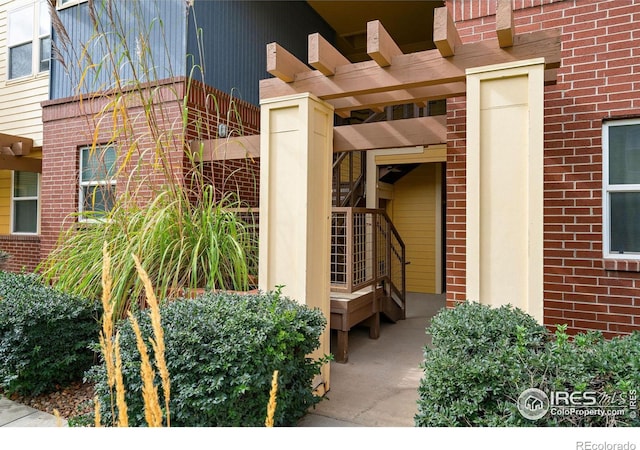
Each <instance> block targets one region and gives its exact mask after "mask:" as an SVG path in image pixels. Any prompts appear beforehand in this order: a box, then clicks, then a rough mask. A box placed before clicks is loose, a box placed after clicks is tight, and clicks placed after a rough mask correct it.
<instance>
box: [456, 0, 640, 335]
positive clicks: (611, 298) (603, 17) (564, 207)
mask: <svg viewBox="0 0 640 450" xmlns="http://www.w3.org/2000/svg"><path fill="white" fill-rule="evenodd" d="M471 4H474V5H478V4H482V5H485V6H483V8H484V9H482V8H478V9H477V10H473V9H472V8H471V6H470V5H471ZM447 7H448V8H449V10H450V11H452V13H453V15H454V17H456V20H457V21H458V22H457V23H456V28H457V29H458V31H459V32H460V35H461V38H462V41H463V42H473V41H477V40H480V39H494V38H495V16H494V15H491V14H494V13H495V1H487V2H484V1H477V2H471V1H470V0H449V1H447ZM514 20H515V28H516V34H521V33H526V32H531V31H537V30H544V29H549V28H559V29H561V31H562V61H561V67H560V68H559V69H558V80H557V84H555V85H551V86H547V87H546V88H545V129H544V134H545V144H544V215H545V221H544V274H545V278H544V300H545V303H544V320H545V324H547V325H548V326H550V327H552V326H553V325H555V324H559V323H566V324H568V326H569V330H570V331H571V332H577V331H583V330H600V331H602V332H604V334H605V335H606V336H613V335H616V334H624V333H629V332H631V331H633V330H638V329H640V264H639V263H638V262H637V261H621V262H612V261H605V260H604V259H603V257H602V139H601V135H602V120H603V119H605V118H610V117H618V116H620V117H622V116H626V115H639V113H640V47H639V46H638V45H637V42H638V39H640V28H638V26H637V23H638V22H640V1H638V0H615V1H597V2H596V1H591V0H574V1H567V0H564V1H563V0H560V1H558V0H556V1H551V0H530V1H529V0H515V1H514ZM447 107H448V113H447V116H448V117H447V119H448V129H447V131H448V156H447V163H448V164H447V183H448V185H447V193H448V199H449V200H450V201H449V204H448V210H447V302H448V304H449V305H453V304H454V303H455V302H457V301H462V300H464V299H465V286H464V285H465V263H464V260H465V238H466V236H465V233H464V220H465V203H464V202H465V198H464V197H465V192H466V190H465V189H466V187H465V167H466V162H465V161H466V155H465V145H466V142H465V138H466V131H465V101H464V99H463V98H457V99H450V100H449V101H448V103H447Z"/></svg>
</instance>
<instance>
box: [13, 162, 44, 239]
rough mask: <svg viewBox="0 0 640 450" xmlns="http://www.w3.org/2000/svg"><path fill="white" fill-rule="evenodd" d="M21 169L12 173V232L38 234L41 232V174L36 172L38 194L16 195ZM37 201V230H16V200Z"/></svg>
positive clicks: (29, 234)
mask: <svg viewBox="0 0 640 450" xmlns="http://www.w3.org/2000/svg"><path fill="white" fill-rule="evenodd" d="M17 172H19V171H13V172H12V173H11V214H10V216H11V217H10V218H9V220H10V221H11V234H17V235H25V236H37V235H38V234H40V174H39V173H38V174H36V175H37V177H36V183H37V194H36V196H35V197H34V196H30V197H16V196H15V186H16V173H17ZM27 200H30V201H33V200H35V201H36V211H37V213H36V214H37V215H36V231H35V232H29V231H15V214H16V212H15V210H16V208H15V202H21V201H27Z"/></svg>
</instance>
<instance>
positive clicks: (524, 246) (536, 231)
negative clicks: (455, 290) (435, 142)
mask: <svg viewBox="0 0 640 450" xmlns="http://www.w3.org/2000/svg"><path fill="white" fill-rule="evenodd" d="M543 127H544V59H541V58H540V59H532V60H528V61H518V62H515V63H509V64H501V65H496V66H487V67H478V68H474V69H469V70H467V255H466V266H467V298H468V299H469V300H473V301H478V302H480V303H484V304H489V305H491V306H496V307H497V306H500V305H505V304H511V305H513V306H515V307H518V308H520V309H522V310H523V311H525V312H527V313H529V314H530V315H532V316H533V317H535V318H536V319H537V320H538V321H539V322H540V323H542V321H543V149H544V148H543V147H544V130H543Z"/></svg>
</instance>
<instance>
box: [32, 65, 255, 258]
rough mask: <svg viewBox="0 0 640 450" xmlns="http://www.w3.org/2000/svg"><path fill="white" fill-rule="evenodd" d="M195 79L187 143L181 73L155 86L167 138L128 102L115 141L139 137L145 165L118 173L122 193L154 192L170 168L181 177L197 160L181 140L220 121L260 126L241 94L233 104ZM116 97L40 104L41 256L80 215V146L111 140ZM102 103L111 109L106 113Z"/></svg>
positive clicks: (251, 129)
mask: <svg viewBox="0 0 640 450" xmlns="http://www.w3.org/2000/svg"><path fill="white" fill-rule="evenodd" d="M191 83H192V85H191V88H190V90H189V91H188V93H186V95H187V98H188V100H187V105H188V109H189V119H188V121H189V127H188V128H187V136H186V138H185V140H184V141H183V140H182V108H181V99H182V97H183V96H184V95H185V92H186V80H184V79H183V78H177V79H171V80H164V81H163V82H162V83H160V84H159V86H162V87H165V88H166V89H157V87H158V86H154V88H156V89H155V90H154V92H155V94H154V95H155V96H156V97H155V104H156V105H158V106H157V108H156V110H155V113H154V120H155V122H156V125H155V127H154V128H156V129H157V130H162V132H163V133H164V135H165V136H166V137H165V138H161V139H158V138H157V136H153V135H152V134H151V133H150V127H149V125H148V123H149V122H148V120H147V119H145V114H144V111H145V110H144V108H142V107H141V106H140V105H136V104H135V103H134V104H131V103H128V104H127V115H128V117H129V118H130V123H131V124H132V126H131V127H130V128H127V127H120V128H123V129H126V131H124V132H123V133H122V134H121V135H120V136H119V137H118V145H119V146H122V144H123V142H126V143H131V142H133V141H134V140H137V142H138V146H137V150H136V153H137V154H138V155H139V156H141V160H142V161H144V163H145V165H144V168H142V169H139V170H137V172H136V173H137V176H138V177H139V178H138V179H137V180H134V181H133V182H132V181H131V179H130V178H129V174H124V175H123V176H121V177H120V178H119V179H118V184H117V188H116V190H117V192H122V190H123V189H125V188H126V189H128V190H132V189H137V190H138V192H139V194H140V195H141V197H140V198H143V199H144V198H148V197H149V196H150V195H151V194H152V187H153V186H158V185H159V184H161V183H163V182H165V181H166V177H165V175H164V174H165V173H172V174H173V176H174V177H175V180H176V181H177V182H178V183H184V182H185V176H186V174H188V172H189V170H190V169H192V165H191V164H190V162H189V161H188V160H187V159H186V158H185V157H184V155H185V153H184V149H183V143H184V142H187V143H188V142H190V141H191V140H192V139H196V138H199V139H210V138H213V137H216V133H217V131H216V130H217V124H218V123H225V124H227V125H228V126H229V127H230V128H233V129H242V132H243V133H245V134H251V133H255V132H256V131H257V130H258V128H259V110H258V108H257V107H255V106H253V105H250V104H248V103H244V102H240V101H237V100H234V101H233V105H231V106H230V103H231V101H230V98H229V96H228V95H226V94H224V93H222V92H220V91H216V90H214V89H211V88H209V87H207V86H204V85H202V84H201V83H197V82H193V81H192V82H191ZM214 99H215V100H214ZM112 101H113V99H112V98H109V97H94V98H85V99H83V100H82V101H78V99H75V98H73V99H63V100H55V101H48V102H44V104H43V122H44V136H45V138H44V146H43V164H42V165H43V170H42V187H41V205H42V206H41V211H42V214H41V235H40V237H41V252H40V257H41V258H44V257H46V255H47V254H49V252H51V250H52V249H53V248H54V247H55V245H56V242H57V240H58V237H59V235H60V232H61V231H62V230H63V229H66V228H68V227H69V226H71V225H73V223H75V222H76V221H77V219H76V218H75V217H74V214H75V213H77V211H78V196H79V184H78V183H79V181H78V170H79V154H80V152H79V149H80V148H81V147H83V146H86V145H90V144H91V143H92V142H93V140H94V138H95V140H96V142H98V143H103V142H104V143H106V142H108V141H109V140H110V139H112V138H113V127H114V119H113V116H112V114H111V110H112V108H111V106H112V103H111V102H112ZM105 106H106V107H107V111H106V113H105V112H103V108H105ZM235 111H237V114H236V113H235ZM116 120H118V119H116ZM96 130H97V131H96ZM158 141H160V142H162V146H161V148H160V149H158V148H157V145H156V144H155V143H156V142H158ZM157 150H161V151H162V152H164V153H165V154H166V155H169V158H167V160H168V161H169V165H170V170H168V171H158V170H154V169H152V168H151V166H152V161H153V159H154V158H153V155H154V154H155V152H156V151H157ZM143 154H144V156H142V155H143ZM134 159H137V158H134ZM218 166H220V167H221V168H223V167H224V164H218ZM220 170H222V169H220ZM227 170H228V169H227ZM222 173H223V172H221V171H220V173H218V171H214V174H216V175H217V176H212V174H211V173H209V177H211V178H212V179H218V180H219V179H223V176H222ZM227 178H228V177H227ZM228 183H231V181H229V182H228Z"/></svg>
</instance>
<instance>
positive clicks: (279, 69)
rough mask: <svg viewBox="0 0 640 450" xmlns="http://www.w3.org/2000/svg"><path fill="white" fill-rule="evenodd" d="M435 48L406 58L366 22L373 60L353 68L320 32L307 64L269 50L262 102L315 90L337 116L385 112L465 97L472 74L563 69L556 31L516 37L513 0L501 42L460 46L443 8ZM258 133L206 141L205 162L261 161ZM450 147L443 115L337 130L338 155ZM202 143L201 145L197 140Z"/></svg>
mask: <svg viewBox="0 0 640 450" xmlns="http://www.w3.org/2000/svg"><path fill="white" fill-rule="evenodd" d="M433 36H434V43H435V45H436V49H434V50H426V51H421V52H415V53H410V54H403V53H402V51H401V50H400V48H399V46H398V45H397V44H396V43H395V42H394V41H393V38H392V37H391V36H390V35H389V33H388V32H387V31H386V30H385V29H384V27H383V25H382V23H381V22H380V21H378V20H375V21H371V22H369V23H368V24H367V53H368V54H369V56H370V57H371V58H372V59H371V60H370V61H365V62H359V63H351V62H350V61H349V60H348V59H347V58H346V57H345V56H343V55H342V54H341V53H340V52H339V51H338V50H337V49H336V48H334V47H333V46H332V45H331V44H330V43H329V42H327V41H326V40H325V39H324V38H323V37H322V36H321V35H320V34H319V33H314V34H311V35H309V38H308V60H307V62H306V63H305V62H303V61H301V60H300V59H298V58H297V57H295V56H294V55H292V54H291V53H290V52H288V51H287V50H286V49H285V48H283V47H282V46H280V45H279V44H278V43H275V42H273V43H270V44H268V45H267V49H266V51H267V72H269V73H270V74H272V75H273V76H274V78H270V79H266V80H261V81H260V99H261V101H264V100H266V99H271V98H277V97H283V96H288V95H294V94H298V93H305V92H308V93H311V94H313V95H314V96H316V97H318V98H319V99H321V100H323V101H325V102H327V103H328V104H330V105H332V106H333V108H334V111H335V114H337V115H338V116H340V117H343V118H346V117H349V116H350V115H351V113H352V112H353V111H358V110H372V111H374V112H381V111H383V110H384V108H385V107H388V106H394V105H405V104H415V105H416V106H417V107H424V106H425V105H426V104H427V102H429V101H432V100H442V99H447V98H453V97H460V96H465V95H466V89H467V86H466V71H467V69H471V68H475V67H481V66H489V65H495V64H503V63H510V62H514V61H522V60H528V59H531V58H544V64H545V83H546V84H553V83H555V82H556V72H557V70H556V69H557V68H558V67H559V66H560V32H559V30H545V31H536V32H532V33H526V34H517V33H516V30H515V26H514V20H513V10H512V6H511V1H510V0H499V1H498V2H497V9H496V37H495V38H494V39H486V40H483V41H480V42H473V43H467V44H465V43H463V42H462V40H461V39H460V36H459V33H458V31H457V29H456V27H455V24H454V23H453V19H452V18H451V15H450V14H449V11H448V9H447V8H446V7H442V8H436V9H435V10H434V30H433ZM259 140H260V138H259V136H244V137H239V138H234V139H232V140H228V139H224V140H223V139H218V140H215V139H214V140H210V141H205V142H204V155H203V158H202V159H203V160H205V161H207V160H208V161H211V160H223V159H238V158H246V157H257V156H259V154H260V150H259V148H260V144H259ZM444 142H446V123H445V119H444V118H443V117H441V116H440V117H438V116H436V117H415V118H411V119H403V120H393V121H385V122H375V123H363V124H357V125H343V126H337V127H335V128H334V142H333V144H334V145H333V151H334V152H343V151H353V150H370V149H380V148H397V147H410V146H417V145H423V146H427V145H432V144H441V143H444ZM198 144H201V143H198Z"/></svg>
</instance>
